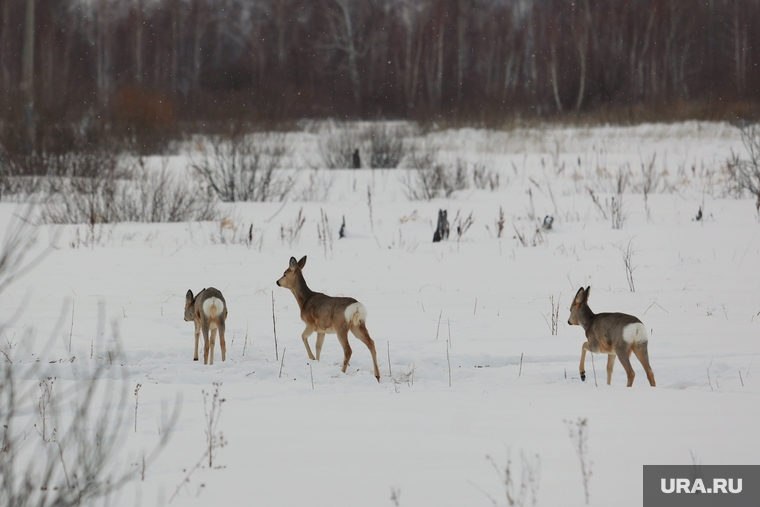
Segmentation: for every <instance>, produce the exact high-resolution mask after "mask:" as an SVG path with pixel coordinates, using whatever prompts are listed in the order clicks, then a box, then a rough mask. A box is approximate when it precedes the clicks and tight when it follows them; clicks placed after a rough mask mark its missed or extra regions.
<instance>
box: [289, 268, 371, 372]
mask: <svg viewBox="0 0 760 507" xmlns="http://www.w3.org/2000/svg"><path fill="white" fill-rule="evenodd" d="M305 265H306V256H305V255H304V256H303V257H302V258H301V260H300V261H298V262H296V258H295V257H291V258H290V265H289V266H288V269H286V270H285V273H284V274H283V275H282V278H280V279H279V280H277V285H278V286H280V287H284V288H286V289H290V291H291V292H292V293H293V295H294V296H295V298H296V301H297V302H298V307H299V308H300V309H301V320H303V321H304V323H305V324H306V329H304V331H303V333H302V334H301V338H302V339H303V344H304V345H305V346H306V353H307V354H308V355H309V359H312V360H314V359H316V360H317V361H319V356H320V354H321V353H322V344H323V343H324V340H325V333H330V334H332V333H335V334H337V335H338V341H339V342H340V345H341V346H342V347H343V373H346V368H347V367H348V361H349V360H350V359H351V346H350V345H349V344H348V332H349V331H351V332H352V333H353V335H354V336H356V337H357V338H358V339H359V341H361V342H362V343H363V344H365V345H366V346H367V348H368V349H369V351H370V353H371V354H372V363H373V364H374V366H375V378H376V379H377V381H378V382H380V370H379V369H378V367H377V353H376V352H375V342H374V341H372V338H370V336H369V332H368V331H367V327H366V326H365V322H366V320H367V309H366V308H364V305H363V304H361V303H360V302H358V301H357V300H355V299H354V298H348V297H332V296H327V295H325V294H322V293H321V292H314V291H312V290H311V289H309V287H308V285H306V280H304V277H303V273H301V271H302V270H303V267H304V266H305ZM315 331H316V332H317V356H316V358H315V357H314V354H312V353H311V347H309V341H308V338H309V336H311V335H312V334H313V333H314V332H315Z"/></svg>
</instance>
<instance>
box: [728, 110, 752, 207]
mask: <svg viewBox="0 0 760 507" xmlns="http://www.w3.org/2000/svg"><path fill="white" fill-rule="evenodd" d="M737 128H739V132H740V133H741V138H742V144H744V149H745V150H746V152H747V156H748V158H742V157H740V156H739V155H738V154H737V153H733V151H732V153H731V157H730V158H729V159H728V160H727V161H726V176H727V177H726V191H727V193H728V194H729V195H733V196H737V197H739V196H741V195H743V194H744V192H745V191H747V192H749V193H750V194H751V195H752V196H757V199H758V203H760V125H759V124H757V123H743V124H739V125H737ZM759 209H760V207H759Z"/></svg>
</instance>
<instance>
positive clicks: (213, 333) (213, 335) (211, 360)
mask: <svg viewBox="0 0 760 507" xmlns="http://www.w3.org/2000/svg"><path fill="white" fill-rule="evenodd" d="M215 348H216V327H213V328H211V341H210V343H209V349H210V351H209V356H210V357H209V363H208V364H214V349H215Z"/></svg>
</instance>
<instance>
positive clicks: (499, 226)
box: [486, 206, 507, 238]
mask: <svg viewBox="0 0 760 507" xmlns="http://www.w3.org/2000/svg"><path fill="white" fill-rule="evenodd" d="M506 222H507V220H506V218H505V217H504V208H502V207H501V206H499V217H498V218H497V219H496V220H494V224H493V225H494V232H495V233H496V237H497V238H501V236H502V235H503V234H504V224H506ZM486 230H487V231H488V232H489V233H490V232H491V228H490V227H489V226H488V225H486Z"/></svg>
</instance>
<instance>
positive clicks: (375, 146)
mask: <svg viewBox="0 0 760 507" xmlns="http://www.w3.org/2000/svg"><path fill="white" fill-rule="evenodd" d="M407 134H408V129H406V128H405V127H402V126H392V125H386V124H377V123H375V124H373V125H372V126H370V127H369V128H368V129H367V130H366V131H365V132H364V134H363V135H362V138H363V141H364V142H363V143H362V146H363V148H364V151H365V154H366V155H365V157H366V158H368V159H369V166H370V167H371V168H372V169H395V168H396V167H398V165H399V164H400V163H401V160H402V159H403V158H404V157H405V156H406V154H407V150H406V148H405V145H404V137H405V136H406V135H407Z"/></svg>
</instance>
